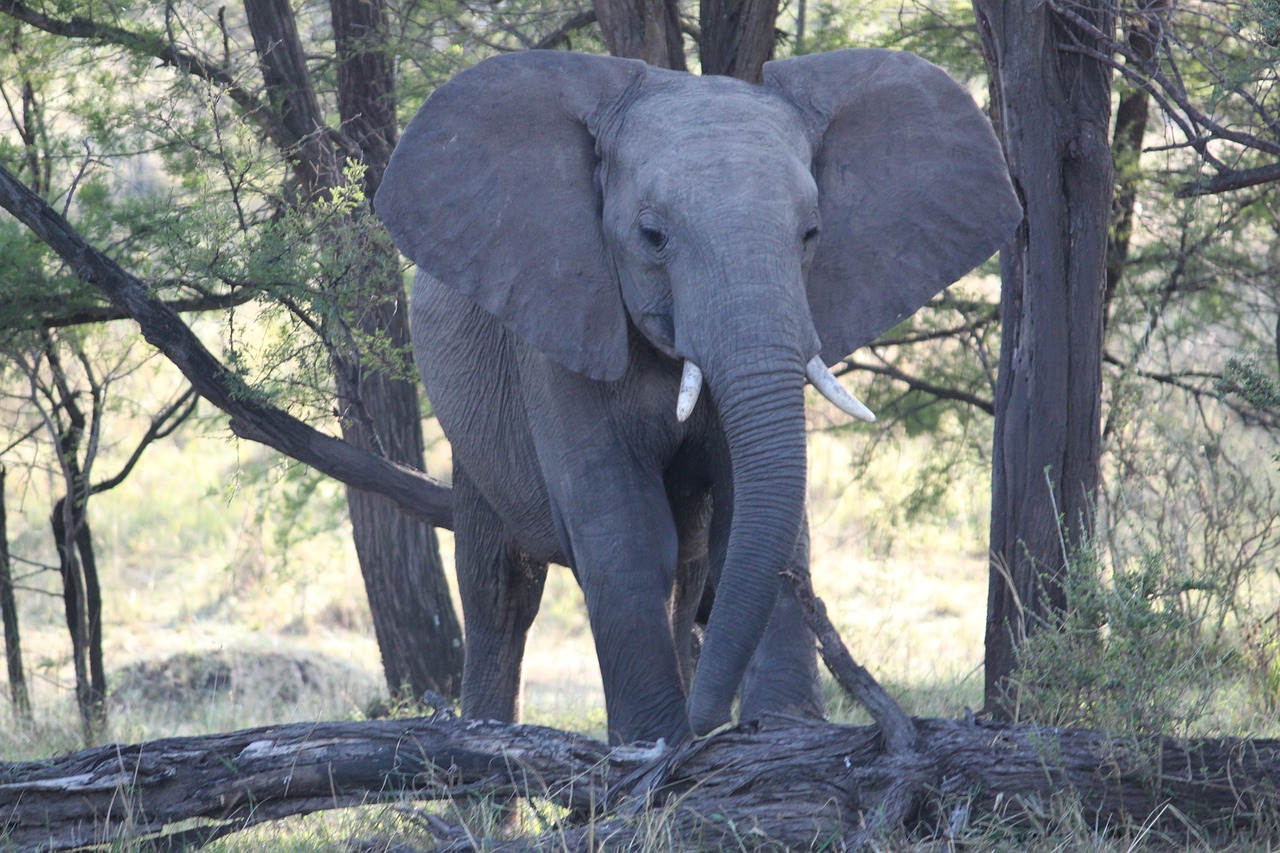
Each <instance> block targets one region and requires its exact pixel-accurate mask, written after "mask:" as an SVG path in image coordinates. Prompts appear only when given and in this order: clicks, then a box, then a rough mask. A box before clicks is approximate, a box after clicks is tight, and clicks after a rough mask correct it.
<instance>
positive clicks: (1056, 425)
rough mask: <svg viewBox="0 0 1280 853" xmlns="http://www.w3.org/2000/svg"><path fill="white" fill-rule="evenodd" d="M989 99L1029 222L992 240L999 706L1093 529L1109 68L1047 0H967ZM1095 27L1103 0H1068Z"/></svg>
mask: <svg viewBox="0 0 1280 853" xmlns="http://www.w3.org/2000/svg"><path fill="white" fill-rule="evenodd" d="M974 11H975V14H976V17H977V22H978V30H979V32H980V33H981V34H982V38H983V48H984V52H985V55H986V59H987V64H988V66H989V69H990V79H991V92H992V101H993V104H992V108H993V110H994V112H995V115H996V117H997V119H998V121H997V126H998V128H999V131H1000V137H1001V140H1002V143H1003V145H1004V150H1005V157H1006V159H1007V160H1008V163H1009V170H1010V174H1011V176H1012V178H1013V182H1014V187H1015V189H1016V190H1017V192H1018V194H1019V197H1020V198H1021V199H1022V202H1023V205H1024V208H1025V215H1024V219H1023V223H1022V225H1021V226H1020V227H1019V228H1018V230H1017V232H1016V233H1015V234H1014V236H1013V238H1012V239H1011V241H1010V243H1009V244H1008V245H1006V247H1005V248H1004V250H1003V251H1002V252H1001V261H1000V268H1001V281H1002V288H1001V294H1002V295H1001V306H1000V311H1001V320H1002V330H1003V331H1002V335H1003V336H1002V340H1001V348H1000V365H999V371H998V380H997V385H996V399H995V438H994V443H993V458H992V486H991V542H990V545H991V572H990V580H989V598H988V605H987V628H986V662H985V663H986V704H987V707H988V709H989V710H991V711H993V712H995V713H1003V712H1005V711H1006V710H1007V708H1006V705H1005V700H1006V691H1007V688H1008V685H1007V684H1006V679H1007V677H1008V675H1009V674H1010V673H1011V672H1012V671H1013V668H1014V666H1015V665H1016V645H1017V643H1018V642H1020V641H1021V640H1022V639H1023V638H1024V637H1025V636H1026V635H1027V633H1028V632H1029V631H1033V630H1035V629H1036V628H1038V627H1042V626H1054V625H1056V624H1057V623H1058V621H1059V620H1060V619H1061V615H1062V614H1063V613H1064V612H1065V610H1066V607H1067V601H1066V588H1065V584H1064V574H1065V571H1066V566H1067V560H1068V559H1069V557H1070V553H1071V551H1072V550H1073V549H1076V548H1078V547H1079V546H1080V545H1081V544H1083V543H1084V542H1085V541H1086V540H1087V538H1088V536H1089V533H1090V530H1091V527H1092V508H1091V501H1092V499H1093V496H1094V492H1095V490H1096V489H1097V485H1098V476H1099V473H1098V472H1099V451H1100V446H1101V435H1100V422H1101V393H1102V305H1103V293H1104V290H1105V281H1106V263H1105V262H1106V247H1107V235H1108V228H1109V225H1110V211H1111V196H1112V188H1113V173H1112V164H1111V154H1110V147H1109V142H1108V126H1109V120H1110V115H1111V70H1110V67H1109V66H1108V65H1107V64H1106V63H1102V62H1099V61H1097V60H1096V59H1094V58H1092V57H1089V56H1085V55H1083V54H1080V53H1074V52H1068V51H1064V50H1063V49H1062V46H1063V45H1064V44H1065V43H1066V42H1068V41H1069V40H1071V39H1072V38H1076V37H1078V38H1084V37H1085V36H1084V35H1083V34H1079V35H1077V33H1076V32H1075V25H1074V24H1071V23H1069V22H1067V21H1065V20H1063V19H1062V18H1061V17H1060V16H1058V15H1056V14H1055V13H1054V12H1053V11H1052V9H1050V8H1049V7H1048V6H1046V5H1045V4H1040V3H1033V2H1025V0H974ZM1076 13H1077V14H1078V15H1079V16H1080V18H1081V19H1082V20H1085V21H1088V22H1090V23H1091V24H1092V25H1094V26H1096V27H1097V28H1098V29H1099V30H1100V31H1103V32H1107V31H1109V30H1110V28H1111V26H1112V8H1111V3H1110V0H1088V2H1084V3H1081V4H1079V5H1078V6H1077V7H1076Z"/></svg>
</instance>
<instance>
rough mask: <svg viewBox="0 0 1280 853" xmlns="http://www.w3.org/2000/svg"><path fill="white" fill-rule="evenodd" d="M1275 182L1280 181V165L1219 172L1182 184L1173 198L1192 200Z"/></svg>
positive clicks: (1274, 164)
mask: <svg viewBox="0 0 1280 853" xmlns="http://www.w3.org/2000/svg"><path fill="white" fill-rule="evenodd" d="M1276 180H1280V163H1272V164H1270V165H1267V166H1258V167H1257V168H1255V169H1232V170H1230V171H1226V172H1219V173H1218V174H1216V175H1214V176H1213V177H1211V178H1205V179H1203V180H1199V181H1192V182H1191V183H1189V184H1184V185H1183V186H1181V187H1179V188H1178V189H1177V191H1176V192H1174V196H1175V197H1177V198H1192V197H1194V196H1202V195H1216V194H1218V193H1227V192H1231V191H1233V190H1243V189H1248V188H1249V187H1256V186H1257V185H1258V184H1266V183H1270V182H1271V181H1276Z"/></svg>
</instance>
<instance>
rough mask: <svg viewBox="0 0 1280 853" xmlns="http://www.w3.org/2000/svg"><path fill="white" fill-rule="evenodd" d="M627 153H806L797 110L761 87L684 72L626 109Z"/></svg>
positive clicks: (710, 156)
mask: <svg viewBox="0 0 1280 853" xmlns="http://www.w3.org/2000/svg"><path fill="white" fill-rule="evenodd" d="M625 124H626V126H627V129H626V131H625V132H624V133H623V134H622V139H621V148H622V149H623V151H624V152H625V153H626V154H631V155H645V154H659V155H678V156H679V158H680V159H681V160H685V161H696V160H703V159H705V160H711V161H716V160H723V159H724V158H725V157H726V156H733V154H734V152H735V150H736V151H740V152H743V153H745V154H747V155H748V156H752V157H769V156H771V155H772V156H778V157H793V158H794V157H797V156H800V157H803V159H805V160H807V159H808V156H809V141H808V138H807V137H806V135H805V132H804V127H803V124H802V122H801V118H800V114H799V112H798V111H797V110H796V109H795V108H794V107H793V106H791V105H790V104H789V103H788V102H786V101H785V100H783V99H782V98H780V97H778V96H776V95H774V94H772V93H770V92H769V91H768V90H766V89H762V88H760V87H757V86H751V85H748V84H745V83H740V82H739V81H736V80H727V79H724V78H703V77H694V76H689V75H685V76H684V77H683V78H682V79H679V80H678V81H676V82H673V83H671V84H669V85H667V86H663V87H660V88H656V89H654V90H651V91H649V92H647V93H645V94H644V95H642V96H641V97H640V98H639V99H638V100H637V101H636V102H635V103H633V104H632V105H631V108H630V109H629V110H628V111H627V117H626V121H625Z"/></svg>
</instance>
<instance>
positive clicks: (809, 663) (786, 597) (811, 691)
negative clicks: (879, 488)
mask: <svg viewBox="0 0 1280 853" xmlns="http://www.w3.org/2000/svg"><path fill="white" fill-rule="evenodd" d="M788 569H789V570H790V571H793V572H796V573H798V574H801V575H802V576H808V574H809V526H808V523H807V522H806V523H805V524H804V525H803V526H802V527H801V529H800V536H799V538H798V539H797V541H796V548H795V553H794V554H792V557H791V562H790V565H789V566H788ZM741 699H742V703H741V708H740V710H739V714H738V716H739V718H740V719H743V720H750V719H753V718H755V717H758V716H760V714H762V713H764V712H766V711H776V712H781V713H790V714H800V715H802V716H806V717H816V718H822V717H823V716H824V714H825V710H826V703H825V702H824V701H823V697H822V689H821V683H820V682H819V680H818V660H817V645H816V640H815V639H814V636H813V633H812V632H811V631H810V630H809V628H808V626H806V625H805V621H804V615H803V613H802V612H801V610H800V603H799V602H798V601H796V597H795V595H794V593H792V591H791V586H790V584H785V583H784V584H783V585H782V591H781V592H780V593H779V594H778V603H777V604H776V605H775V606H774V609H773V615H772V616H771V617H770V619H769V625H768V627H767V628H766V629H765V634H764V638H763V639H762V640H761V641H760V645H759V646H758V647H757V648H756V652H755V655H754V656H753V657H752V658H751V665H750V666H749V667H748V669H747V673H746V675H745V677H744V678H743V685H742V694H741Z"/></svg>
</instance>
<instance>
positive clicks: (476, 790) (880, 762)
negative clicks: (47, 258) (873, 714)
mask: <svg viewBox="0 0 1280 853" xmlns="http://www.w3.org/2000/svg"><path fill="white" fill-rule="evenodd" d="M915 726H916V728H917V730H918V740H917V743H916V748H915V750H913V751H911V752H910V753H906V754H898V753H891V752H888V751H886V750H885V749H884V748H883V747H882V740H881V737H880V735H879V733H878V730H877V729H876V728H875V727H874V726H848V725H833V724H828V723H821V722H815V721H802V720H794V719H787V718H779V717H771V718H766V719H765V720H762V721H758V722H752V723H748V724H745V725H741V726H737V727H735V728H731V729H728V730H725V731H723V732H720V733H718V734H716V735H714V736H712V737H710V738H706V739H704V740H701V741H697V742H694V743H692V744H685V745H680V746H677V747H674V748H667V747H643V746H641V747H635V746H632V747H621V748H616V749H610V748H609V747H608V746H606V745H605V744H603V743H600V742H598V741H595V740H592V739H590V738H587V737H583V736H581V735H576V734H571V733H568V732H563V731H559V730H556V729H549V728H542V727H538V726H526V725H509V724H504V723H496V722H490V721H480V720H462V719H457V718H454V717H452V716H451V715H437V716H436V717H433V718H421V719H411V720H394V721H371V722H349V723H315V724H294V725H286V726H271V727H265V728H256V729H248V730H244V731H239V732H232V733H228V734H218V735H207V736H195V737H181V738H168V739H164V740H156V741H151V742H147V743H140V744H133V745H129V746H122V745H112V746H103V747H97V748H94V749H88V750H84V751H82V752H77V753H74V754H71V755H67V756H63V757H59V758H54V759H50V760H47V761H36V762H19V763H8V764H0V837H3V839H4V841H5V842H6V843H7V845H9V846H10V847H11V848H14V849H19V850H42V851H43V850H68V849H73V848H78V847H85V846H92V845H109V844H113V843H118V842H119V841H120V840H122V839H143V838H153V837H156V836H160V835H161V834H162V833H164V831H165V830H166V828H167V827H171V826H172V825H174V824H176V823H178V822H186V821H192V820H193V819H198V820H199V821H200V824H199V826H197V827H196V828H194V829H192V828H190V827H189V826H188V828H186V829H184V830H183V831H182V834H181V836H180V840H182V841H183V842H184V843H190V842H196V843H199V842H200V841H204V840H208V839H209V838H211V837H215V836H218V835H222V834H225V833H226V832H228V831H235V830H238V829H243V828H245V827H247V826H251V825H254V824H257V823H261V822H262V821H265V820H273V819H276V818H280V817H283V816H286V815H295V814H305V813H309V812H314V811H318V810H323V809H331V808H339V807H345V806H352V805H360V804H372V803H378V802H387V801H393V800H398V799H401V798H415V799H442V798H457V797H470V796H476V795H493V796H495V797H498V798H499V799H502V798H507V797H510V796H517V795H518V796H527V797H534V798H540V799H545V800H549V801H551V802H553V803H556V804H558V805H560V806H563V807H564V808H565V809H567V810H568V814H569V815H570V816H571V818H570V819H572V820H576V821H578V822H584V821H588V820H590V821H592V822H594V823H593V825H595V826H597V827H598V828H599V830H598V831H596V833H595V835H594V841H593V843H598V842H599V841H600V840H601V837H602V831H604V830H607V831H609V832H617V833H618V836H617V837H618V839H619V840H621V839H622V838H624V837H625V836H626V834H627V832H628V829H627V827H628V826H630V825H631V822H632V821H634V820H635V819H637V818H638V817H640V816H642V815H643V814H644V813H645V812H649V811H651V810H654V809H663V810H665V811H664V812H663V815H662V817H663V821H664V822H665V823H666V825H667V827H668V831H670V832H672V833H674V834H675V837H678V838H685V839H687V840H688V841H689V843H690V844H692V845H697V846H705V845H707V844H708V843H712V842H715V843H720V842H721V841H725V840H728V838H727V837H739V838H742V837H749V839H750V840H753V841H759V840H763V839H764V838H769V839H773V840H775V841H777V842H780V843H782V844H785V845H787V846H789V847H795V848H802V849H803V848H809V847H822V846H831V845H835V846H839V845H841V844H843V843H847V842H849V841H850V840H857V838H858V833H859V832H861V831H862V830H863V827H864V826H865V825H867V823H869V822H870V821H869V820H868V818H869V816H870V815H872V814H874V812H875V810H876V809H877V808H878V806H879V804H880V803H881V801H882V798H883V797H884V796H885V794H886V792H887V791H889V790H890V789H893V790H896V791H898V792H899V794H900V793H901V792H903V791H906V792H907V793H908V795H909V797H910V800H911V802H912V808H911V809H910V811H909V813H908V814H907V815H906V820H905V823H906V825H907V827H908V828H909V829H913V830H917V831H921V832H926V833H929V832H939V833H943V834H945V833H946V829H945V828H946V827H947V826H948V825H951V826H953V827H954V825H955V824H956V822H957V821H959V820H962V819H964V818H965V817H966V816H967V817H972V816H974V815H977V814H979V813H984V812H986V813H991V812H996V813H999V814H1001V815H1002V816H1004V817H1008V818H1012V819H1016V818H1017V817H1018V816H1019V815H1020V814H1030V815H1035V814H1042V813H1043V810H1044V809H1045V807H1046V805H1047V804H1048V803H1049V802H1050V799H1051V798H1053V797H1054V796H1056V795H1060V794H1062V793H1063V792H1071V793H1073V794H1075V795H1077V796H1078V797H1079V800H1080V804H1081V808H1082V809H1083V810H1084V812H1085V814H1086V815H1087V816H1089V817H1091V818H1092V819H1093V820H1095V821H1096V824H1097V825H1099V826H1103V825H1108V824H1110V825H1115V824H1116V823H1117V822H1122V821H1124V820H1137V821H1142V820H1144V819H1146V818H1147V817H1148V816H1149V815H1152V814H1155V813H1157V812H1158V811H1159V810H1160V809H1161V808H1162V807H1164V806H1166V805H1172V806H1173V807H1174V808H1175V809H1176V810H1177V811H1178V812H1180V813H1182V814H1183V815H1185V816H1186V817H1187V818H1189V819H1190V820H1192V821H1195V822H1196V824H1198V825H1200V826H1203V827H1207V828H1209V829H1211V830H1213V829H1216V830H1221V831H1229V830H1231V829H1238V828H1240V827H1243V826H1249V825H1256V824H1258V823H1260V822H1262V821H1265V820H1271V821H1274V819H1275V817H1276V815H1277V811H1276V801H1275V799H1274V797H1275V795H1276V792H1277V782H1280V741H1276V740H1265V741H1264V740H1255V741H1247V740H1238V739H1219V740H1199V741H1193V742H1189V743H1176V742H1174V741H1172V740H1170V739H1166V738H1151V739H1145V740H1133V739H1128V740H1126V739H1117V738H1114V737H1111V736H1108V735H1106V734H1104V733H1100V732H1095V731H1088V730H1080V729H1051V728H1039V727H1034V726H1027V725H1001V724H995V723H990V722H984V721H979V720H973V719H970V720H939V719H918V720H916V721H915ZM161 840H163V839H161ZM171 840H172V839H171ZM533 843H534V842H529V844H530V845H532V844H533ZM517 846H518V845H517Z"/></svg>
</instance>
